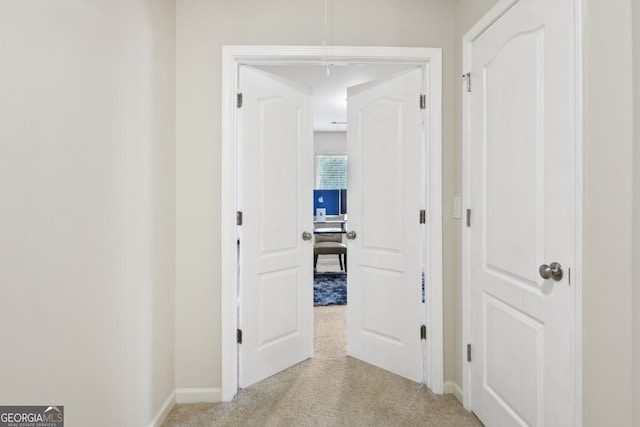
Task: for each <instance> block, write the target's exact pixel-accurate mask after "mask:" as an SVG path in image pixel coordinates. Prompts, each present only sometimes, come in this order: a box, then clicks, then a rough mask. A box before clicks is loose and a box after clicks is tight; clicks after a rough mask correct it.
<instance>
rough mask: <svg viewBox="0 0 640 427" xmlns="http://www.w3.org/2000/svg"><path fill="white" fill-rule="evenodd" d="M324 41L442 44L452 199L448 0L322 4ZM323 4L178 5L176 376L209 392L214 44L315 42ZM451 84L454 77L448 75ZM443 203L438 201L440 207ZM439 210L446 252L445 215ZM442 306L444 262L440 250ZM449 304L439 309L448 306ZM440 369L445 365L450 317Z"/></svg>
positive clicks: (216, 336) (216, 348)
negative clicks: (326, 9)
mask: <svg viewBox="0 0 640 427" xmlns="http://www.w3.org/2000/svg"><path fill="white" fill-rule="evenodd" d="M329 6H330V8H329V13H328V17H329V29H328V44H332V45H367V46H368V45H372V46H410V47H440V48H443V49H444V76H445V77H444V97H443V98H444V100H445V101H444V106H443V107H444V108H443V110H444V150H445V151H444V170H445V171H446V173H447V176H446V177H445V192H444V197H445V200H447V201H448V200H451V197H452V195H453V194H452V171H453V151H452V147H453V144H452V141H453V99H454V97H453V86H452V85H453V83H454V77H453V64H454V49H453V28H454V22H453V17H454V16H453V12H454V10H453V7H454V5H453V2H451V1H450V0H405V1H403V2H401V4H400V3H397V2H390V1H388V0H350V1H340V2H329ZM322 35H323V3H322V2H317V1H312V0H275V1H271V2H256V1H250V0H236V1H233V2H211V1H204V0H180V1H178V2H177V64H178V66H177V166H176V167H177V235H176V236H177V264H176V268H177V271H176V277H177V282H176V285H177V293H176V328H177V330H176V333H177V335H176V345H177V348H176V357H177V360H176V362H177V365H176V381H177V385H178V387H179V388H182V387H185V388H188V387H195V388H198V389H203V390H209V391H211V392H212V393H213V392H215V390H216V389H217V388H219V387H220V384H221V372H220V369H221V366H220V289H221V284H220V206H219V202H218V201H219V200H220V194H221V188H220V185H221V184H220V116H221V112H220V103H221V98H220V81H221V48H222V46H223V45H237V44H261V45H320V44H321V43H322ZM456 81H457V80H456ZM449 205H450V203H448V202H447V203H446V205H445V206H447V207H449ZM449 218H451V215H450V212H445V239H444V241H445V242H447V243H446V244H445V248H444V251H445V253H447V254H449V253H451V245H452V227H453V226H452V222H451V220H450V219H449ZM445 260H446V265H445V292H446V304H447V305H448V307H451V305H452V262H451V257H450V256H447V257H445ZM450 311H451V309H450V308H449V309H448V310H447V312H450ZM446 328H447V334H446V335H447V337H448V339H447V341H446V344H445V345H446V351H447V359H446V360H447V373H448V374H447V375H448V377H451V375H452V372H453V363H452V360H453V341H452V339H451V337H453V324H452V322H451V319H449V320H448V322H447V323H446Z"/></svg>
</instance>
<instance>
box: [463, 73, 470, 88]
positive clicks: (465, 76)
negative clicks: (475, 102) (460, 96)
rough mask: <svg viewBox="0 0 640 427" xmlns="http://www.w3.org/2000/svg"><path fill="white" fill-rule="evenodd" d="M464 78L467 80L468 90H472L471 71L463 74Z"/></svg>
mask: <svg viewBox="0 0 640 427" xmlns="http://www.w3.org/2000/svg"><path fill="white" fill-rule="evenodd" d="M462 78H463V79H466V81H467V92H471V73H467V74H463V75H462Z"/></svg>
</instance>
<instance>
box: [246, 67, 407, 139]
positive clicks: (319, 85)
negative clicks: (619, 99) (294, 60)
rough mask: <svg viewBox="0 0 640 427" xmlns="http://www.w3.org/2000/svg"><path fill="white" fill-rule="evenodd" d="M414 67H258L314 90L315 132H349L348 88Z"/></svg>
mask: <svg viewBox="0 0 640 427" xmlns="http://www.w3.org/2000/svg"><path fill="white" fill-rule="evenodd" d="M415 67H416V65H411V64H330V65H320V64H295V65H260V66H256V67H255V68H259V69H261V70H264V71H267V72H269V73H272V74H276V75H279V76H281V77H284V78H286V79H288V80H293V81H296V82H298V83H301V84H303V85H305V86H308V87H311V88H312V91H313V130H314V131H315V132H346V130H347V124H346V123H347V87H350V86H356V85H358V84H361V83H365V82H369V81H371V80H376V79H379V78H382V77H385V76H388V75H391V74H395V73H398V72H400V71H403V70H408V69H411V68H415ZM327 69H328V72H327Z"/></svg>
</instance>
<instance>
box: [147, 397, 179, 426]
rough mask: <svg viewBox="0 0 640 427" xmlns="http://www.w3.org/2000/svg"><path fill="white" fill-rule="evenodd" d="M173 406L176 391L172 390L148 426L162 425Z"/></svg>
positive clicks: (174, 404)
mask: <svg viewBox="0 0 640 427" xmlns="http://www.w3.org/2000/svg"><path fill="white" fill-rule="evenodd" d="M174 406H176V392H175V391H172V392H171V394H170V395H169V397H167V400H165V401H164V403H163V404H162V406H161V407H160V409H159V410H158V413H157V414H156V416H155V417H154V418H153V420H152V421H151V423H149V427H160V426H162V423H163V422H164V421H165V420H166V419H167V417H168V416H169V413H171V410H172V409H173V407H174Z"/></svg>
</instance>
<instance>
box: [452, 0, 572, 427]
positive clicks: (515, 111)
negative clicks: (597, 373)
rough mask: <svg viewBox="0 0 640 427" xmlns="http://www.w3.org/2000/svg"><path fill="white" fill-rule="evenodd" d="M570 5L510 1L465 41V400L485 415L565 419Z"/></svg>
mask: <svg viewBox="0 0 640 427" xmlns="http://www.w3.org/2000/svg"><path fill="white" fill-rule="evenodd" d="M502 4H506V2H503V3H502ZM574 16H575V15H574V10H573V2H572V1H569V0H520V1H518V2H517V3H515V5H513V6H512V7H511V8H510V9H508V11H506V13H504V14H503V15H502V16H501V17H500V18H499V19H498V20H497V21H495V22H494V23H493V24H491V25H490V26H489V27H488V28H487V29H486V30H485V31H484V32H482V33H480V35H479V36H478V37H477V39H476V40H475V41H472V42H471V44H470V46H469V49H470V50H469V51H468V52H469V56H468V61H470V62H469V64H468V65H470V69H469V70H468V71H469V72H470V79H471V81H470V86H469V87H466V85H465V94H464V96H466V97H468V99H467V102H468V113H469V115H468V116H467V120H466V122H467V124H468V126H469V127H468V128H467V129H466V135H467V147H468V153H469V163H468V165H469V170H468V182H467V185H468V187H467V189H468V193H467V194H468V207H469V208H470V210H471V211H470V218H469V220H470V221H469V222H470V224H468V225H469V226H468V227H465V230H467V231H466V238H467V244H468V246H467V250H468V257H469V258H468V267H469V271H468V283H469V290H470V298H469V306H470V332H471V334H470V338H471V339H470V343H469V344H470V348H469V350H470V354H469V356H470V359H471V361H470V370H471V402H470V403H471V405H470V406H471V409H472V410H473V411H474V412H475V413H476V414H477V416H478V417H479V418H480V420H481V421H482V422H483V423H484V424H485V425H487V426H500V427H502V426H547V427H552V426H557V427H564V426H571V425H574V406H573V405H574V387H573V384H574V378H575V377H574V368H575V365H574V362H573V359H572V357H573V356H572V354H573V351H574V349H573V348H572V342H573V338H574V337H573V335H572V334H573V326H572V320H573V319H574V306H573V301H574V294H573V292H574V291H573V289H572V286H574V287H575V284H571V283H570V278H571V269H572V268H573V266H574V264H575V256H574V248H573V242H574V241H575V234H574V230H575V215H576V213H575V212H576V211H575V202H574V201H575V182H576V172H575V171H576V170H575V167H576V144H577V142H576V141H577V140H576V106H575V105H576V84H575V67H576V62H575V60H574V58H575V45H574V40H575V39H574ZM468 89H470V90H471V91H470V92H466V91H467V90H468Z"/></svg>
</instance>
